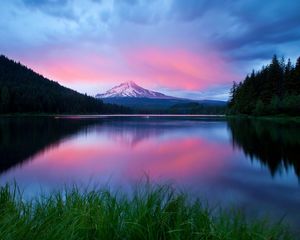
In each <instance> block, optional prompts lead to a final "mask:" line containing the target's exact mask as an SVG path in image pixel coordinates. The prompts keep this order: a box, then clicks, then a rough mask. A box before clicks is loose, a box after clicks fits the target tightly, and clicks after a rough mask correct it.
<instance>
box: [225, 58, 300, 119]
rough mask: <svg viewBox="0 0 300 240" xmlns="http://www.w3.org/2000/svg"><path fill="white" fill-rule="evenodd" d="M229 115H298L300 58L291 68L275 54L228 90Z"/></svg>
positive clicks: (299, 109) (299, 105)
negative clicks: (266, 62)
mask: <svg viewBox="0 0 300 240" xmlns="http://www.w3.org/2000/svg"><path fill="white" fill-rule="evenodd" d="M228 113H229V114H250V115H274V114H286V115H300V57H299V58H298V59H297V61H296V64H295V65H294V64H293V63H292V62H291V61H290V59H289V60H288V61H287V62H286V61H285V60H284V59H283V58H282V59H280V60H279V59H278V58H277V57H276V55H275V56H274V57H273V59H272V62H271V63H270V64H269V65H267V66H265V67H263V68H262V69H261V70H260V71H257V72H255V71H253V72H252V73H251V75H248V76H247V77H246V78H245V80H244V81H243V82H240V83H239V84H237V83H234V84H233V87H232V89H231V98H230V102H229V111H228Z"/></svg>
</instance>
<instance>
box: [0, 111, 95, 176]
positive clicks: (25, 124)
mask: <svg viewBox="0 0 300 240" xmlns="http://www.w3.org/2000/svg"><path fill="white" fill-rule="evenodd" d="M95 122H96V121H95V120H91V119H90V120H83V121H67V120H63V119H62V120H59V121H58V120H56V119H54V118H49V117H36V118H32V117H30V118H29V117H11V118H10V117H4V118H0V173H2V172H5V171H7V170H8V169H10V168H11V167H14V166H16V165H18V164H21V163H23V162H24V161H26V160H30V159H34V156H35V155H36V154H40V153H42V152H43V151H46V150H47V149H51V148H53V149H55V148H56V147H58V146H59V144H60V142H61V141H62V140H63V139H65V138H67V137H70V136H72V135H74V134H76V133H77V132H78V131H80V130H82V129H84V128H85V129H86V127H87V126H89V125H91V124H95ZM97 124H100V122H99V121H97Z"/></svg>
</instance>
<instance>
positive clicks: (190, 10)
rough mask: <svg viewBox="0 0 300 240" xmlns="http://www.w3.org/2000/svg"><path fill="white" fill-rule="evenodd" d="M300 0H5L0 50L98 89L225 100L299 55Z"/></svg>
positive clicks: (80, 86)
mask: <svg viewBox="0 0 300 240" xmlns="http://www.w3.org/2000/svg"><path fill="white" fill-rule="evenodd" d="M299 12H300V1H299V0H285V1H283V0H264V1H261V0H223V1H219V0H1V3H0V54H4V55H6V56H7V57H9V58H11V59H14V60H16V61H20V62H21V63H23V64H24V65H26V66H28V67H30V68H32V69H33V70H35V71H37V72H39V73H41V74H43V75H44V76H45V77H47V78H49V79H51V80H54V81H57V82H59V83H60V84H62V85H64V86H67V87H70V88H73V89H75V90H77V91H79V92H81V93H87V94H88V95H95V94H97V93H103V92H105V91H106V90H108V89H109V88H111V87H113V86H115V85H119V84H120V83H122V82H125V81H134V82H136V83H137V84H139V85H141V86H142V87H145V88H148V89H151V90H156V91H160V92H162V93H165V94H168V95H172V96H177V97H185V98H193V99H215V100H227V99H228V93H229V89H230V87H231V85H232V82H233V81H236V82H239V81H241V80H243V79H244V78H245V76H246V74H248V73H249V72H251V71H252V69H259V68H260V67H261V66H262V65H264V64H267V63H268V62H269V61H270V59H271V58H272V56H273V55H274V54H277V55H278V56H284V57H285V58H291V59H292V60H295V59H296V58H297V57H298V56H300V14H299Z"/></svg>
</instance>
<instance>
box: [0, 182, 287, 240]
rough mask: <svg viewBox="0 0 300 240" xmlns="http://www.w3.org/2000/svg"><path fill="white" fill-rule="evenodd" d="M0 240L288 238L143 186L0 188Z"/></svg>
mask: <svg viewBox="0 0 300 240" xmlns="http://www.w3.org/2000/svg"><path fill="white" fill-rule="evenodd" d="M0 239H1V240H2V239H5V240H9V239H11V240H18V239H22V240H24V239H30V240H33V239H43V240H46V239H55V240H59V239H70V240H71V239H207V240H208V239H210V240H212V239H224V240H225V239H228V240H229V239H230V240H232V239H239V240H243V239H265V240H275V239H276V240H277V239H292V237H291V235H290V234H289V232H288V231H287V229H286V228H285V227H284V226H282V225H281V224H280V223H278V224H275V225H274V224H273V225H270V224H268V222H267V221H264V220H254V221H250V222H249V221H247V220H246V218H245V217H244V216H243V214H241V213H239V212H237V211H231V212H228V211H227V212H225V211H222V210H214V211H211V210H209V209H208V208H207V207H204V206H202V205H201V203H200V202H199V201H195V202H190V201H188V200H187V198H186V195H185V194H183V193H178V192H176V191H175V190H174V189H173V188H172V187H171V186H169V185H152V184H148V183H147V184H143V185H141V186H138V187H137V188H136V189H135V190H134V193H133V195H130V196H127V195H124V194H120V193H118V194H116V193H113V192H112V191H109V190H105V189H99V190H90V191H81V190H79V189H78V188H76V187H73V188H71V189H69V190H64V191H59V192H55V193H52V194H49V195H47V196H46V195H44V196H42V195H41V196H40V197H38V198H36V199H34V200H31V201H28V200H27V201H25V200H23V199H22V194H21V193H20V191H19V190H18V188H17V187H12V186H9V185H6V186H3V187H1V188H0Z"/></svg>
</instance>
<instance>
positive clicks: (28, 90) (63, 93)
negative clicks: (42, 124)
mask: <svg viewBox="0 0 300 240" xmlns="http://www.w3.org/2000/svg"><path fill="white" fill-rule="evenodd" d="M125 112H126V113H128V112H130V109H128V108H126V107H122V106H118V105H115V104H104V103H103V102H102V101H101V100H97V99H95V98H93V97H90V96H87V95H86V94H80V93H78V92H76V91H74V90H72V89H69V88H66V87H63V86H61V85H59V84H58V83H57V82H54V81H51V80H49V79H47V78H45V77H43V76H42V75H40V74H37V73H35V72H34V71H32V70H31V69H29V68H27V67H26V66H24V65H22V64H20V63H16V62H15V61H13V60H10V59H8V58H7V57H5V56H3V55H1V56H0V114H1V113H2V114H9V113H60V114H61V113H83V114H84V113H125Z"/></svg>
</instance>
